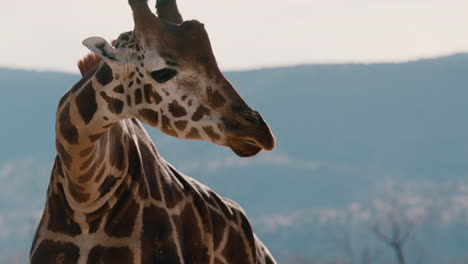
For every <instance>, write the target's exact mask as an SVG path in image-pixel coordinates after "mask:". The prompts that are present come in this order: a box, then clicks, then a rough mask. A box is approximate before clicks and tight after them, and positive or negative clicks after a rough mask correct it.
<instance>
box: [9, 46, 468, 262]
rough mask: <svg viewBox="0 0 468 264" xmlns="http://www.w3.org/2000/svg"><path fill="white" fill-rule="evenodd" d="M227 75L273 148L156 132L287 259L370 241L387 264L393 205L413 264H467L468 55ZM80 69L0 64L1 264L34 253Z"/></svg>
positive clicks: (357, 247)
mask: <svg viewBox="0 0 468 264" xmlns="http://www.w3.org/2000/svg"><path fill="white" fill-rule="evenodd" d="M226 75H227V77H228V79H229V80H231V81H232V82H233V83H234V85H235V86H236V87H237V89H238V90H239V92H240V94H241V95H242V96H243V97H244V99H246V101H247V102H248V103H249V104H250V105H251V106H252V107H254V108H256V109H257V110H258V111H259V112H260V113H261V114H262V115H263V116H264V118H265V119H266V120H267V122H268V123H269V124H270V126H271V128H272V130H273V132H274V133H275V135H276V137H277V139H278V147H277V149H276V150H275V151H273V152H271V153H262V154H261V155H259V156H257V157H255V158H250V159H240V158H237V157H235V156H234V154H233V153H231V152H230V150H228V149H224V148H220V147H217V146H214V145H212V144H210V143H206V142H196V141H185V140H178V139H174V138H170V137H167V136H165V135H163V134H162V133H160V132H159V131H155V130H154V129H148V131H149V133H150V135H151V136H152V138H153V139H154V141H155V143H156V146H157V148H158V150H159V151H160V152H161V154H162V155H163V157H165V158H166V159H167V160H168V161H170V162H171V163H172V164H174V165H175V166H176V167H177V168H178V169H179V170H181V171H182V172H184V173H186V174H188V175H190V176H192V177H194V178H196V179H198V180H200V181H201V182H203V183H205V184H207V185H208V186H210V187H212V188H213V189H214V190H216V191H217V192H219V193H221V194H222V195H224V196H227V197H230V198H232V199H234V200H236V201H238V202H239V203H240V204H241V205H242V206H243V207H244V208H245V210H246V211H247V213H248V214H249V216H250V217H251V219H252V220H253V223H254V225H255V229H256V230H257V233H258V234H259V235H260V237H261V238H263V240H265V242H266V244H267V245H269V247H270V248H271V250H272V251H273V253H274V255H276V256H277V257H278V259H280V260H282V261H281V262H280V263H288V262H290V263H318V262H312V261H317V260H319V261H323V262H325V261H327V260H332V259H334V260H338V259H341V260H346V261H348V262H340V263H361V262H359V261H360V256H361V255H362V254H361V253H362V252H363V251H366V252H370V253H369V254H368V255H371V256H372V262H371V263H390V262H389V260H392V259H393V253H392V251H391V249H389V248H388V247H387V246H386V245H385V244H384V243H382V242H381V241H379V239H378V238H377V237H376V236H375V234H373V233H372V231H371V230H372V227H373V226H375V225H376V224H382V225H385V224H388V223H385V221H384V219H385V216H386V215H388V214H389V212H392V209H391V208H393V207H392V206H394V205H395V204H397V205H398V206H396V208H397V211H398V214H399V215H400V216H401V218H402V219H406V220H405V221H406V225H407V226H410V227H411V230H412V231H411V237H410V239H409V241H408V244H407V245H406V246H405V249H406V250H407V255H408V258H409V260H410V261H409V262H408V263H417V262H418V261H419V263H455V261H461V262H459V263H467V262H463V261H462V260H467V259H468V162H467V159H468V122H467V121H466V118H467V116H468V105H467V102H468V54H457V55H453V56H448V57H442V58H437V59H427V60H420V61H414V62H408V63H395V64H343V65H304V66H297V67H288V68H272V69H262V70H254V71H245V72H228V73H227V74H226ZM78 79H79V76H78V75H73V74H64V73H55V72H33V71H22V70H11V69H0V92H1V96H0V116H1V117H2V122H1V129H0V146H1V147H0V183H1V184H0V263H4V262H5V261H6V260H7V259H14V258H16V257H17V256H19V255H27V252H28V250H29V244H30V239H31V234H32V232H33V230H34V228H35V225H36V221H37V220H38V217H39V216H40V214H41V210H42V208H43V205H44V199H45V191H46V188H47V184H48V177H49V173H50V167H51V165H52V160H53V157H54V155H55V150H54V119H55V108H56V105H57V103H58V100H59V99H60V97H61V96H62V95H63V94H64V93H65V91H66V90H67V89H69V88H70V87H71V86H72V85H73V84H74V83H75V82H76V81H77V80H78ZM195 153H196V154H195ZM389 208H390V209H389ZM387 227H388V226H387ZM387 227H384V231H386V232H390V231H391V230H389V229H388V228H387ZM385 228H387V229H385ZM346 245H348V246H346ZM349 245H352V246H351V247H350V246H349ZM2 258H3V259H4V262H2ZM321 263H322V262H321Z"/></svg>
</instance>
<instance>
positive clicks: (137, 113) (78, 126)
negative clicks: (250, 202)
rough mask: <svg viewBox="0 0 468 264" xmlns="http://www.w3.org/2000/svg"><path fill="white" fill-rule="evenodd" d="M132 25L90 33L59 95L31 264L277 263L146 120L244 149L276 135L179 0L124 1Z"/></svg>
mask: <svg viewBox="0 0 468 264" xmlns="http://www.w3.org/2000/svg"><path fill="white" fill-rule="evenodd" d="M129 4H130V7H131V9H132V13H133V18H134V29H133V31H130V32H126V33H123V34H121V35H120V36H119V37H118V39H117V40H116V41H115V42H113V45H111V44H109V43H108V42H107V41H105V40H104V39H102V38H99V37H91V38H88V39H86V40H84V41H83V44H84V45H85V46H86V47H88V48H89V49H90V50H91V51H92V55H89V56H88V57H86V58H85V59H84V60H82V61H80V62H79V68H80V71H81V72H82V75H83V77H82V79H81V80H80V81H78V82H77V83H76V84H75V85H74V86H73V87H72V88H71V89H70V90H68V91H67V92H66V93H65V95H64V96H63V97H62V98H61V100H60V102H59V104H58V107H57V114H56V149H57V156H56V159H55V162H54V165H53V168H52V173H51V177H50V182H49V187H48V190H47V200H46V206H45V210H44V213H43V216H42V219H41V221H40V223H39V226H38V228H37V231H36V234H35V237H34V240H33V243H32V247H31V252H30V262H31V263H33V264H36V263H77V264H92V263H122V264H130V263H131V264H136V263H139V264H140V263H144V264H146V263H157V264H160V263H161V264H163V263H166V264H168V263H171V264H176V263H179V264H182V263H185V264H189V263H201V264H204V263H210V264H223V263H225V264H227V263H236V264H238V263H246V264H263V263H265V264H271V263H276V262H275V260H274V258H273V257H272V255H271V254H270V252H269V251H268V249H267V248H266V247H265V246H264V244H263V243H262V242H261V241H260V240H259V239H258V237H257V236H256V235H255V233H254V232H253V230H252V227H251V224H250V223H249V220H248V218H247V216H246V214H245V213H244V211H243V210H242V208H241V207H240V206H239V205H238V204H236V203H235V202H233V201H231V200H229V199H226V198H223V197H220V196H219V195H218V194H216V193H215V192H214V191H212V190H211V189H210V188H208V187H206V186H205V185H203V184H201V183H199V182H197V181H196V180H194V179H192V178H190V177H188V176H186V175H183V174H182V173H180V172H179V171H177V170H176V169H175V168H174V167H173V166H171V165H170V164H169V163H168V162H166V161H165V160H164V159H163V158H162V157H161V156H160V155H159V153H158V151H157V150H156V148H155V146H154V144H153V143H152V141H151V139H150V137H149V136H148V134H147V133H146V131H145V129H144V128H143V126H142V124H141V122H143V123H146V124H147V125H149V126H151V127H154V128H157V129H159V130H160V131H162V132H163V133H165V134H168V135H170V136H173V137H177V138H182V139H195V140H205V141H209V142H212V143H214V144H217V145H220V146H225V147H229V148H231V149H232V150H233V151H234V153H236V154H237V155H238V156H241V157H249V156H253V155H255V154H257V153H258V152H260V151H261V150H267V151H268V150H272V149H273V148H274V146H275V139H274V137H273V135H272V133H271V131H270V128H269V126H268V125H267V124H266V123H265V121H264V120H263V118H262V117H261V116H260V114H259V113H258V112H256V111H255V110H253V109H252V108H250V107H249V106H248V105H247V104H246V103H245V101H244V100H243V99H242V98H241V97H240V95H239V94H238V93H237V92H236V90H235V88H234V87H233V86H232V85H231V84H230V83H229V82H228V81H227V79H226V78H225V77H224V76H223V74H222V73H221V72H220V70H219V68H218V66H217V63H216V60H215V57H214V55H213V52H212V49H211V45H210V41H209V38H208V35H207V32H206V30H205V29H204V25H203V24H202V23H200V22H198V21H195V20H192V21H184V20H183V19H182V16H181V15H180V13H179V11H178V8H177V4H176V1H175V0H157V3H156V10H157V14H154V13H153V12H152V11H151V9H150V8H149V6H148V4H147V1H146V0H129Z"/></svg>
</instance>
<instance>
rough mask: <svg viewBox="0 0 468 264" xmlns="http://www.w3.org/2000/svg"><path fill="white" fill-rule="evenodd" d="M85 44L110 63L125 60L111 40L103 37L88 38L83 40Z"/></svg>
mask: <svg viewBox="0 0 468 264" xmlns="http://www.w3.org/2000/svg"><path fill="white" fill-rule="evenodd" d="M83 45H85V46H86V47H87V48H88V49H89V50H91V52H93V53H94V54H96V55H97V56H99V57H101V58H102V59H103V60H105V61H106V62H108V63H111V64H115V63H122V62H124V61H123V60H122V59H121V58H119V54H118V53H117V51H116V50H115V49H114V47H112V46H111V45H110V44H109V42H107V41H106V40H105V39H103V38H101V37H90V38H87V39H85V40H83Z"/></svg>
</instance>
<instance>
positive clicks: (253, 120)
mask: <svg viewBox="0 0 468 264" xmlns="http://www.w3.org/2000/svg"><path fill="white" fill-rule="evenodd" d="M244 119H245V120H246V121H247V122H249V123H252V124H255V123H257V120H256V119H255V118H254V117H252V116H245V117H244Z"/></svg>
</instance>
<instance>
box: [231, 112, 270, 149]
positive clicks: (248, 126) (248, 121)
mask: <svg viewBox="0 0 468 264" xmlns="http://www.w3.org/2000/svg"><path fill="white" fill-rule="evenodd" d="M235 119H236V122H234V123H231V122H225V124H226V129H227V130H228V131H229V132H230V133H229V137H228V140H227V141H228V146H229V147H230V148H231V149H232V151H234V153H236V154H237V155H238V156H240V157H250V156H254V155H256V154H258V153H259V152H260V151H262V150H266V151H270V150H273V149H274V148H275V137H274V136H273V134H272V132H271V130H270V127H269V126H268V124H267V123H266V122H265V121H264V120H263V118H262V117H261V116H260V114H259V113H258V112H257V111H248V112H243V113H240V114H238V115H237V117H236V118H235Z"/></svg>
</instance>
